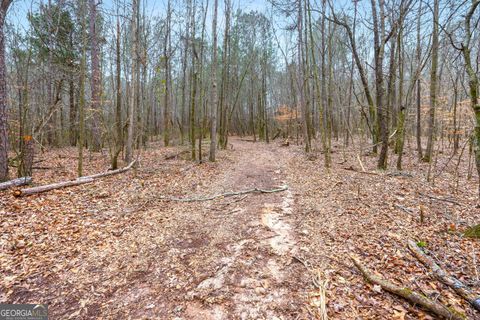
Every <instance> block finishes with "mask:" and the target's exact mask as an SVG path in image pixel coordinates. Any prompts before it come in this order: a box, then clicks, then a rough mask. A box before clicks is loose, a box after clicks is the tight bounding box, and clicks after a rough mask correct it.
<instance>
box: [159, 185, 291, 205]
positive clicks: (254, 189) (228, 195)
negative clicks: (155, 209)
mask: <svg viewBox="0 0 480 320" xmlns="http://www.w3.org/2000/svg"><path fill="white" fill-rule="evenodd" d="M287 189H288V186H283V187H280V188H278V189H271V190H265V189H259V188H253V189H248V190H243V191H236V192H226V193H220V194H216V195H213V196H209V197H205V198H170V197H160V199H161V200H165V201H178V202H197V201H210V200H215V199H216V198H226V197H232V196H239V195H243V194H247V193H274V192H282V191H285V190H287Z"/></svg>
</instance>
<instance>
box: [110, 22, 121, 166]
mask: <svg viewBox="0 0 480 320" xmlns="http://www.w3.org/2000/svg"><path fill="white" fill-rule="evenodd" d="M120 37H121V31H120V19H119V17H117V38H116V43H115V45H116V52H115V54H116V56H115V58H116V61H115V64H116V74H115V78H116V79H115V80H116V89H117V90H116V95H117V97H116V101H115V129H116V131H117V132H116V139H115V140H116V146H115V153H114V155H113V157H112V170H115V169H117V168H118V156H119V155H120V152H121V151H122V147H123V128H122V78H121V76H122V64H121V57H120V54H121V52H120Z"/></svg>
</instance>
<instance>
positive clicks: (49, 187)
mask: <svg viewBox="0 0 480 320" xmlns="http://www.w3.org/2000/svg"><path fill="white" fill-rule="evenodd" d="M136 161H137V160H134V161H132V162H131V163H130V164H129V165H128V166H126V167H125V168H121V169H117V170H111V171H107V172H103V173H97V174H94V175H91V176H84V177H80V178H77V179H75V180H71V181H63V182H58V183H52V184H47V185H44V186H38V187H32V188H26V189H19V190H15V191H14V192H13V195H14V196H15V197H23V196H28V195H32V194H37V193H42V192H46V191H50V190H55V189H60V188H65V187H72V186H78V185H81V184H85V183H90V182H93V181H94V180H96V179H99V178H103V177H107V176H112V175H115V174H119V173H122V172H125V171H128V170H130V169H131V168H132V167H133V165H134V164H135V163H136Z"/></svg>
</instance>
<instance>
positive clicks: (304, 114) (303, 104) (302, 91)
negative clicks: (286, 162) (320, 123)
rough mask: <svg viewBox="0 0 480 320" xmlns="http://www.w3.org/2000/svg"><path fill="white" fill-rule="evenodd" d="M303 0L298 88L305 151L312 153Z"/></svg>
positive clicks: (299, 2)
mask: <svg viewBox="0 0 480 320" xmlns="http://www.w3.org/2000/svg"><path fill="white" fill-rule="evenodd" d="M302 9H303V0H300V1H298V21H297V30H298V51H297V55H298V57H297V59H298V66H297V67H298V79H297V87H298V93H299V100H300V108H301V110H302V120H303V126H302V128H303V139H304V142H305V151H306V152H310V151H311V145H310V133H309V121H308V120H309V119H308V108H307V104H306V102H305V82H306V81H305V74H304V66H305V61H304V52H303V10H302Z"/></svg>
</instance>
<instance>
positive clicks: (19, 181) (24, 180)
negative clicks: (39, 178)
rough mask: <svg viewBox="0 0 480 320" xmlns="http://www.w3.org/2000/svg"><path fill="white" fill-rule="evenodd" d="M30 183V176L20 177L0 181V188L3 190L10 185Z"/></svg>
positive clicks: (16, 185)
mask: <svg viewBox="0 0 480 320" xmlns="http://www.w3.org/2000/svg"><path fill="white" fill-rule="evenodd" d="M30 183H32V177H22V178H17V179H13V180H10V181H6V182H2V183H0V190H5V189H8V188H12V187H19V186H24V185H26V184H30Z"/></svg>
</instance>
